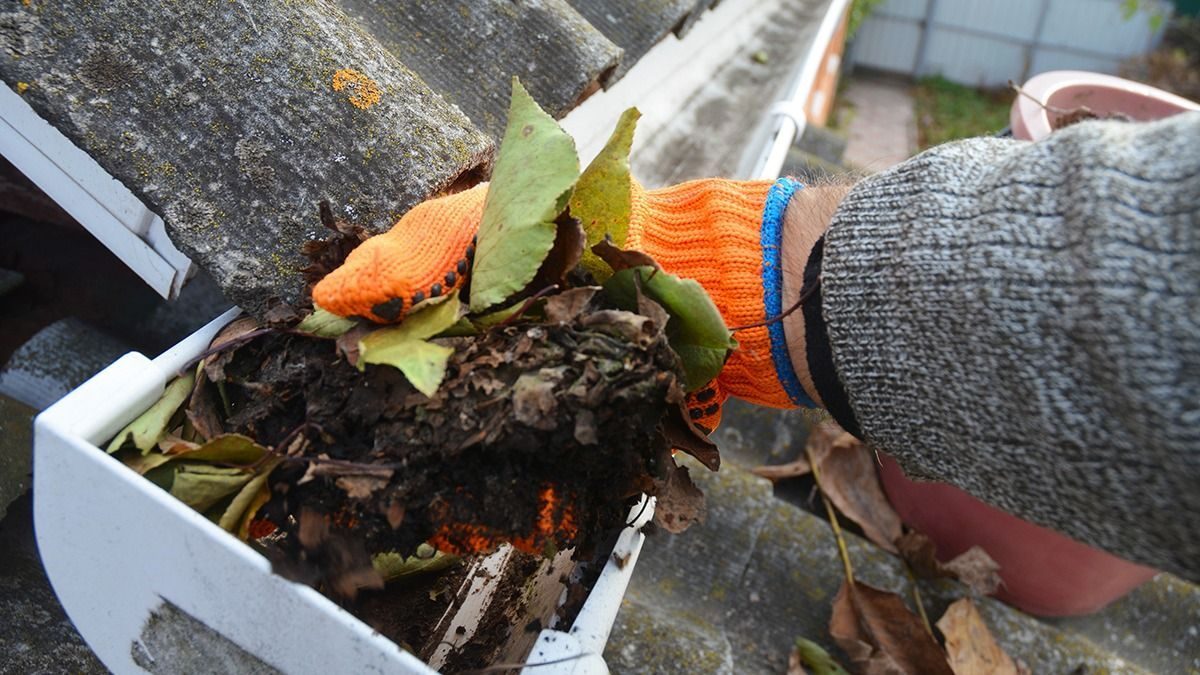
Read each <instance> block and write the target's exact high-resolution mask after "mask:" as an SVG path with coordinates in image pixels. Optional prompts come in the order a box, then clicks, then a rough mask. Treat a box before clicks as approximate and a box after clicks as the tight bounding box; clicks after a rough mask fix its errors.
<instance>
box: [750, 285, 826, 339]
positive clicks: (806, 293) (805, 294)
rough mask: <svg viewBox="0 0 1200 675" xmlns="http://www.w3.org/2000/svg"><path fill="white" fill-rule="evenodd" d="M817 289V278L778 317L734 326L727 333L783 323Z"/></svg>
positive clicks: (818, 286) (819, 286)
mask: <svg viewBox="0 0 1200 675" xmlns="http://www.w3.org/2000/svg"><path fill="white" fill-rule="evenodd" d="M819 288H821V279H820V278H817V280H816V281H814V282H813V285H812V286H809V287H808V288H807V289H805V291H804V292H803V293H801V294H800V299H798V300H796V304H794V305H792V306H791V307H788V308H787V310H786V311H784V312H783V313H782V314H780V315H779V316H775V317H771V318H769V319H763V320H762V321H755V322H754V323H748V324H744V325H741V326H734V327H733V328H730V329H729V331H730V332H731V333H736V332H737V331H739V330H746V329H747V328H758V327H760V326H769V325H771V324H773V323H775V322H776V321H783V319H784V318H785V317H786V316H788V315H789V314H791V313H792V312H794V311H796V310H798V309H800V308H801V307H803V306H804V303H805V302H808V299H809V298H811V297H812V296H813V294H814V293H816V292H817V289H819Z"/></svg>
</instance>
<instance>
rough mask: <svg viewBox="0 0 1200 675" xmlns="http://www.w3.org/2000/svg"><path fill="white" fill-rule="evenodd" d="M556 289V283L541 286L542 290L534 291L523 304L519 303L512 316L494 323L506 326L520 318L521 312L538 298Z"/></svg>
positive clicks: (523, 312)
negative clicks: (519, 307) (519, 305)
mask: <svg viewBox="0 0 1200 675" xmlns="http://www.w3.org/2000/svg"><path fill="white" fill-rule="evenodd" d="M557 290H558V284H550V285H549V286H547V287H545V288H543V289H542V290H540V291H538V292H537V293H534V294H533V295H532V296H530V297H529V298H527V299H526V300H525V304H523V305H521V309H518V310H517V311H516V312H514V313H513V315H512V316H510V317H508V318H507V319H505V320H503V321H501V322H500V323H498V324H496V325H498V326H508V325H510V324H512V323H513V322H514V321H516V320H517V319H519V318H521V316H522V315H523V314H525V312H528V311H529V308H530V307H532V306H533V303H535V302H537V301H538V300H540V299H542V298H544V297H545V296H547V295H549V294H551V293H553V292H554V291H557Z"/></svg>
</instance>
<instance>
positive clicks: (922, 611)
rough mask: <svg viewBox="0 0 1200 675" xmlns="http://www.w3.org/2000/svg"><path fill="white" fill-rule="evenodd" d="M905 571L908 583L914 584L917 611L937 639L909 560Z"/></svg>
mask: <svg viewBox="0 0 1200 675" xmlns="http://www.w3.org/2000/svg"><path fill="white" fill-rule="evenodd" d="M904 573H905V574H907V575H908V583H909V584H911V585H912V596H913V602H915V603H916V604H917V613H918V614H920V615H921V623H923V624H925V632H926V633H929V635H930V636H931V637H933V638H934V639H935V640H936V639H937V637H936V636H934V635H933V626H932V625H930V623H929V615H928V614H926V613H925V603H924V602H922V601H921V589H920V588H919V587H918V586H917V578H916V577H915V576H913V571H912V566H911V565H909V564H908V561H907V560H905V561H904Z"/></svg>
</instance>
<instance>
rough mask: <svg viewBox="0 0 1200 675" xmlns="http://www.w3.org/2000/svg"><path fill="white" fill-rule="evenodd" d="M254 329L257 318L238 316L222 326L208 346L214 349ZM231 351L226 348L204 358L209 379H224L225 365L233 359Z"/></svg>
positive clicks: (256, 325) (205, 370) (255, 328)
mask: <svg viewBox="0 0 1200 675" xmlns="http://www.w3.org/2000/svg"><path fill="white" fill-rule="evenodd" d="M255 330H258V320H257V319H255V318H254V317H251V316H242V317H238V318H236V319H234V320H233V321H231V322H229V325H227V326H225V327H224V328H222V329H221V332H219V333H217V337H215V338H213V341H212V343H211V344H210V345H209V346H208V348H209V349H216V348H218V347H220V346H222V345H224V344H227V343H229V342H232V341H233V340H236V339H238V338H240V337H242V336H243V335H245V334H247V333H250V332H251V331H255ZM233 353H234V350H232V349H226V350H225V351H222V352H220V353H218V354H213V355H212V356H209V357H207V358H205V359H204V372H205V373H206V374H207V375H208V379H209V381H211V382H224V381H225V366H226V365H228V364H229V362H230V361H231V360H233Z"/></svg>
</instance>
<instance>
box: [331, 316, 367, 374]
mask: <svg viewBox="0 0 1200 675" xmlns="http://www.w3.org/2000/svg"><path fill="white" fill-rule="evenodd" d="M373 329H374V326H371V325H368V324H365V323H360V324H358V325H357V326H355V327H354V328H351V329H350V330H348V331H346V332H345V333H342V334H341V335H339V336H338V338H337V341H336V342H334V345H335V348H336V349H337V352H338V354H341V355H342V358H344V359H346V363H349V364H350V365H352V366H354V367H355V368H357V367H358V343H359V341H361V340H362V339H363V337H365V336H366V335H367V333H370V332H371V331H372V330H373Z"/></svg>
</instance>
